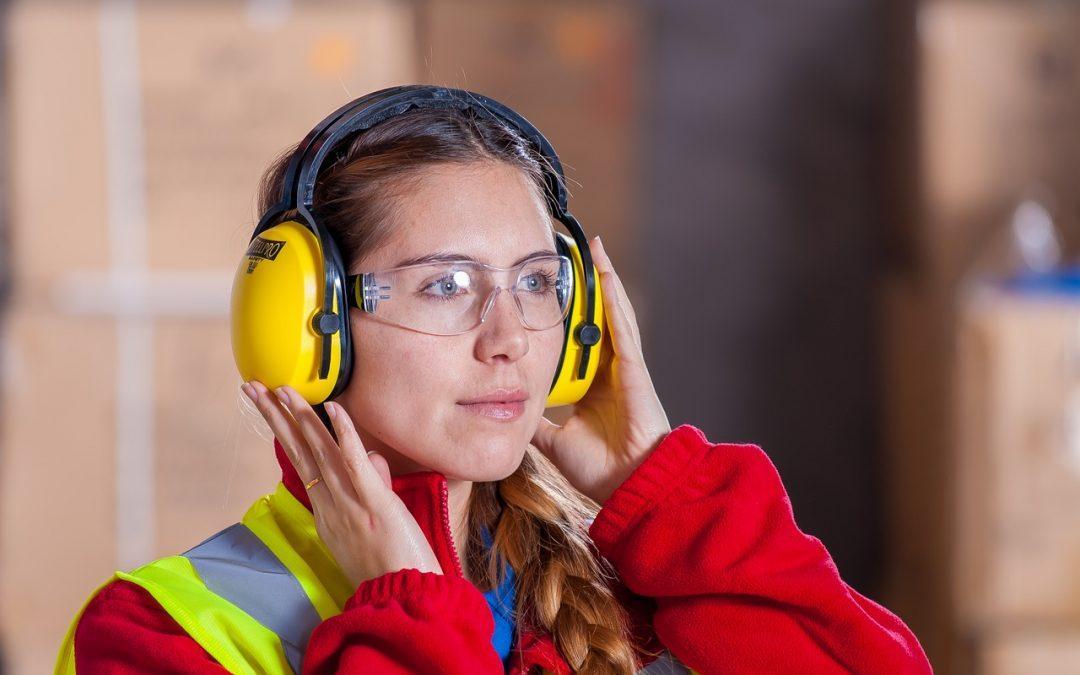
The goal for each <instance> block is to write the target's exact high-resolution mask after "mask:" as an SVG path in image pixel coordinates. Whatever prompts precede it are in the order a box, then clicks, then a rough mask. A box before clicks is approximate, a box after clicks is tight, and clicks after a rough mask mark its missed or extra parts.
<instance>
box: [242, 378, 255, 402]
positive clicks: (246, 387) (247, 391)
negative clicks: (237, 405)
mask: <svg viewBox="0 0 1080 675" xmlns="http://www.w3.org/2000/svg"><path fill="white" fill-rule="evenodd" d="M240 389H241V390H242V391H243V392H244V395H245V396H247V397H248V398H250V399H251V402H252V403H254V402H255V396H256V394H255V387H253V386H251V385H250V384H248V383H247V382H245V383H244V384H242V385H240Z"/></svg>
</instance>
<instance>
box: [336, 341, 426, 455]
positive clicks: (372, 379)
mask: <svg viewBox="0 0 1080 675" xmlns="http://www.w3.org/2000/svg"><path fill="white" fill-rule="evenodd" d="M354 335H356V336H357V337H356V342H355V344H354V345H353V354H354V364H353V374H352V380H351V381H350V382H349V385H348V388H349V389H350V390H352V392H351V396H350V402H351V403H353V405H354V406H355V407H354V410H353V413H354V414H355V415H356V416H357V417H358V418H360V419H361V420H362V424H364V425H365V426H366V427H368V428H369V430H371V431H372V432H373V433H376V434H377V435H379V436H380V437H382V438H385V439H387V440H388V441H389V440H390V439H393V440H394V442H395V443H400V444H401V447H408V446H409V445H410V444H411V443H409V442H408V441H415V440H416V438H417V437H421V436H423V435H424V434H430V433H431V429H430V428H429V426H428V425H430V424H431V421H432V416H431V414H430V412H431V409H432V402H433V401H434V400H436V399H437V398H438V397H439V395H440V393H441V392H444V390H445V389H446V384H445V378H446V374H445V373H444V372H442V369H440V368H439V367H438V364H439V362H440V360H439V351H438V345H437V344H434V343H433V342H432V341H430V340H427V339H425V338H424V336H420V335H416V336H413V335H412V334H406V333H405V332H404V331H399V330H395V329H392V328H386V327H383V326H375V327H366V326H365V327H363V328H362V329H361V330H360V332H359V334H356V333H354Z"/></svg>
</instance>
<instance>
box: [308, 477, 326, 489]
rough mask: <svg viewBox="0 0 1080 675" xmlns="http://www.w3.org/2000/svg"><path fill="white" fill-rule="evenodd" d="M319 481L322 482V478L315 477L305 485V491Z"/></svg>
mask: <svg viewBox="0 0 1080 675" xmlns="http://www.w3.org/2000/svg"><path fill="white" fill-rule="evenodd" d="M321 480H322V476H315V477H314V478H312V479H311V480H310V481H309V482H307V483H305V484H304V487H305V488H306V489H308V490H310V489H311V487H312V486H313V485H315V484H316V483H318V482H319V481H321Z"/></svg>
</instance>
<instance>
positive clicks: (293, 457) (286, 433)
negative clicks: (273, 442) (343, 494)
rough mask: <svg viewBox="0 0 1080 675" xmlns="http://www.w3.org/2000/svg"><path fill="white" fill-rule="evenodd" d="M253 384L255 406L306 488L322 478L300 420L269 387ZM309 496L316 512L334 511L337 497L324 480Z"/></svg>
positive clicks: (316, 485) (313, 488)
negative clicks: (309, 482)
mask: <svg viewBox="0 0 1080 675" xmlns="http://www.w3.org/2000/svg"><path fill="white" fill-rule="evenodd" d="M249 384H251V387H252V389H254V391H255V396H256V397H255V401H254V402H255V407H256V408H258V409H259V413H261V414H262V416H263V419H265V420H266V423H267V424H269V425H270V429H271V431H273V433H274V436H276V437H277V439H278V441H279V442H280V443H281V447H283V448H284V449H285V454H286V455H288V457H289V461H291V462H292V465H293V468H294V469H296V475H297V476H299V478H300V480H301V482H303V483H304V484H305V485H306V484H307V483H308V481H310V480H312V479H313V478H315V477H316V476H318V475H319V465H318V464H317V463H316V462H315V458H314V457H313V456H312V454H311V448H309V447H308V443H307V441H306V440H305V439H304V435H303V434H302V433H301V432H300V428H299V427H298V426H297V424H296V420H294V419H293V416H292V413H290V412H289V410H288V409H287V408H286V407H285V406H283V405H282V404H281V401H279V400H278V397H277V396H275V395H274V393H273V392H272V391H270V389H269V388H268V387H267V386H266V385H264V384H263V383H262V382H259V381H258V380H252V381H251V382H250V383H249ZM308 494H309V495H310V499H311V503H312V508H313V509H321V508H331V509H332V508H333V507H334V500H333V495H331V494H330V489H329V488H328V487H326V486H324V485H323V484H322V482H321V481H320V482H319V483H316V484H315V485H313V486H312V487H311V488H310V489H309V490H308Z"/></svg>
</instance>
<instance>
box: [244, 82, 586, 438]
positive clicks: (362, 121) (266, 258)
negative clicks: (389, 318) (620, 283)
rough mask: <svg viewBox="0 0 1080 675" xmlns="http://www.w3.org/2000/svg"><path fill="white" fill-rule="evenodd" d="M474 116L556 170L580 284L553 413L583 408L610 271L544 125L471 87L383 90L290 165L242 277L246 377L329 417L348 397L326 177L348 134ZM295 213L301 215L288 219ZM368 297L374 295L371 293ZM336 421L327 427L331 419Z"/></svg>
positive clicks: (558, 212)
mask: <svg viewBox="0 0 1080 675" xmlns="http://www.w3.org/2000/svg"><path fill="white" fill-rule="evenodd" d="M450 107H453V108H458V109H470V110H472V111H474V112H475V113H476V114H478V115H481V116H483V117H485V118H487V119H493V120H495V121H498V122H502V123H503V124H506V125H509V126H510V127H511V128H513V129H515V130H516V131H517V132H518V133H520V134H521V135H522V136H523V137H524V138H525V139H526V140H528V141H529V142H531V143H532V144H533V146H534V148H535V149H536V150H537V151H539V153H540V154H541V155H542V156H543V157H544V159H545V160H546V162H543V161H542V162H541V164H545V166H544V173H545V179H546V186H547V190H546V192H547V195H546V196H547V203H548V207H549V209H550V210H551V213H552V215H553V216H554V217H555V218H556V219H557V220H558V221H559V222H561V223H562V224H563V225H564V226H565V227H566V229H567V230H569V232H570V236H567V235H565V234H563V233H561V232H560V233H556V234H557V236H556V237H555V247H556V251H557V252H558V253H559V254H560V255H565V256H567V257H569V258H570V260H571V261H572V263H573V268H574V274H573V277H574V283H573V288H572V293H571V296H572V297H571V304H570V311H569V312H568V313H567V317H566V319H565V321H564V339H563V348H562V353H561V355H560V357H559V365H558V367H557V368H556V370H555V376H554V378H553V379H552V382H551V388H550V389H549V391H548V398H547V406H548V407H553V406H561V405H569V404H572V403H576V402H577V401H579V400H580V399H581V397H582V396H584V395H585V392H587V391H588V389H589V385H590V383H591V382H592V380H593V378H594V376H595V375H596V371H597V368H598V367H599V364H600V360H601V354H602V351H601V350H602V349H603V348H604V344H603V342H602V339H603V336H604V333H605V329H604V328H603V327H604V309H603V297H602V295H601V291H600V283H599V279H600V277H599V273H598V272H597V270H596V267H595V266H594V265H593V262H592V254H591V253H590V252H589V243H588V240H587V239H586V238H585V233H584V231H583V230H582V228H581V225H580V224H579V223H578V222H577V219H575V218H574V216H573V215H571V214H570V212H569V211H568V210H567V193H566V189H565V185H564V177H563V169H562V164H561V163H560V161H559V158H558V156H557V155H556V154H555V150H554V148H552V146H551V144H550V143H549V142H548V141H547V139H546V138H544V136H543V134H541V133H540V131H539V130H538V129H536V127H534V126H533V125H532V124H530V123H529V122H528V121H526V120H525V119H524V118H523V117H521V116H520V115H518V114H517V113H516V112H514V111H513V110H511V109H510V108H508V107H506V106H504V105H503V104H501V103H499V102H497V101H495V100H493V99H491V98H488V97H486V96H482V95H480V94H476V93H473V92H469V91H464V90H461V89H449V88H445V87H435V86H429V85H406V86H400V87H391V88H388V89H382V90H379V91H376V92H374V93H371V94H368V95H367V96H364V97H361V98H358V99H356V100H354V101H352V102H350V103H348V104H346V105H344V106H342V107H341V108H339V109H338V110H336V111H334V112H333V113H332V114H330V115H329V116H328V117H327V118H326V119H324V120H323V121H322V122H320V123H319V124H318V125H317V126H316V127H315V128H314V129H312V130H311V131H310V132H309V133H308V135H307V136H306V137H305V138H304V140H303V141H302V142H301V143H300V145H299V147H298V148H297V150H296V152H295V153H294V154H293V156H292V158H291V159H290V161H289V165H288V167H287V169H286V173H285V180H284V185H283V188H282V196H281V201H279V202H278V203H277V204H276V205H274V206H273V207H271V208H270V209H269V210H267V212H266V213H265V214H263V216H262V217H261V218H260V219H259V224H258V226H257V227H256V228H255V232H254V233H253V234H252V235H251V240H250V242H249V244H248V248H247V251H245V252H244V256H243V258H242V259H241V261H240V265H239V266H238V267H237V270H236V275H235V277H234V278H233V286H232V296H231V321H232V348H233V357H234V359H235V360H236V366H237V368H238V369H239V371H240V376H241V377H242V378H243V379H244V381H245V382H246V381H249V380H252V379H257V380H258V381H260V382H262V383H263V384H265V385H266V386H267V387H270V388H271V389H273V388H276V387H279V386H281V385H285V384H287V385H289V386H290V387H292V388H293V389H295V390H296V391H297V392H298V393H299V394H300V395H301V396H303V397H304V399H305V400H307V402H308V403H310V404H312V405H313V406H318V407H317V408H316V410H318V411H319V412H320V417H322V416H323V414H324V413H323V411H322V406H319V405H318V404H321V403H323V402H324V401H326V400H328V399H331V398H333V397H335V396H337V395H338V394H339V393H340V392H341V390H342V389H344V388H345V386H346V385H347V384H348V382H349V377H350V376H351V374H352V337H351V334H350V327H349V321H348V316H349V315H348V310H349V303H348V301H347V297H348V296H347V295H346V293H347V290H348V289H346V288H345V285H344V280H345V277H346V269H345V266H344V264H343V261H342V258H341V254H340V252H339V250H338V247H337V244H336V242H335V241H334V240H333V237H332V236H330V233H329V232H328V231H326V230H325V228H323V227H322V226H321V225H320V224H319V222H318V219H317V218H315V217H314V216H313V215H312V213H311V210H312V208H313V200H314V192H315V180H316V178H317V177H318V173H319V169H320V167H321V166H322V165H323V163H324V162H325V161H326V159H327V157H328V156H329V154H330V153H331V152H332V151H333V150H334V148H335V147H338V146H339V145H340V144H341V143H342V142H343V141H344V139H345V138H346V137H349V136H351V135H353V134H355V133H357V132H362V131H363V130H366V129H369V128H371V127H372V126H374V125H376V124H378V123H379V122H381V121H383V120H386V119H387V118H389V117H392V116H394V115H400V114H402V113H404V112H406V111H408V110H412V109H414V108H450ZM293 209H295V210H296V211H297V213H298V214H299V216H300V217H299V218H298V219H295V220H284V222H282V219H283V217H284V214H285V213H287V212H289V211H292V210H293ZM361 297H362V296H361ZM326 421H327V420H325V419H324V422H326Z"/></svg>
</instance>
